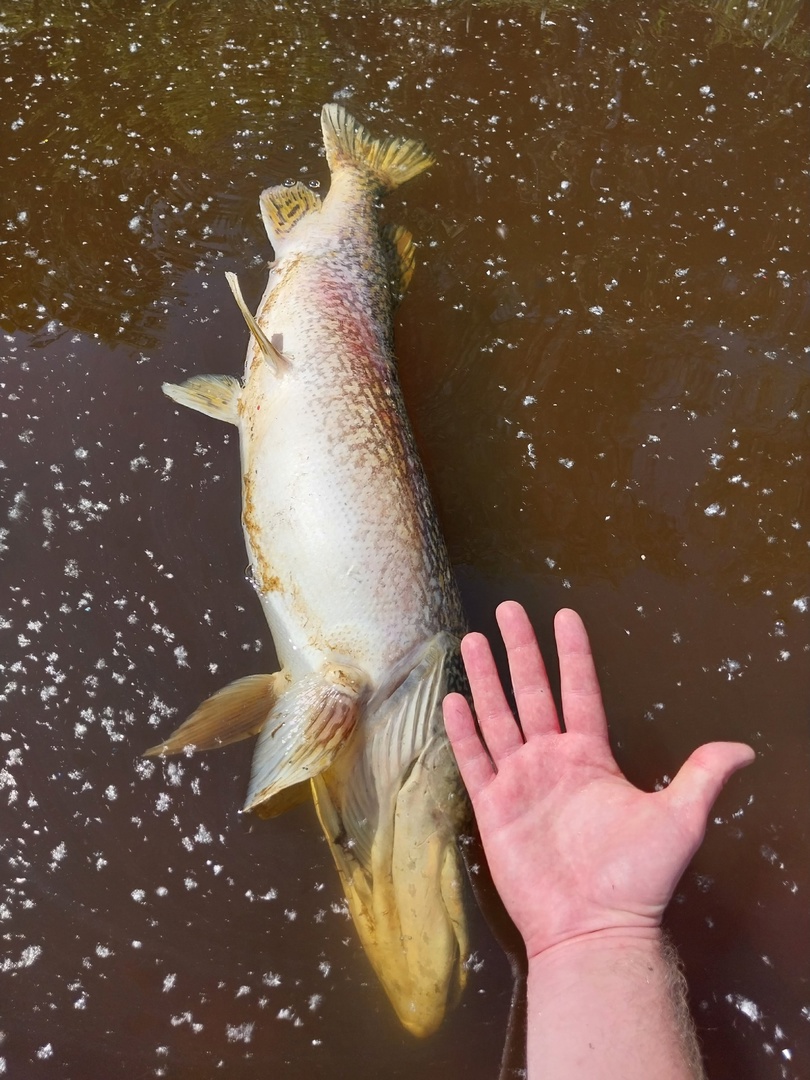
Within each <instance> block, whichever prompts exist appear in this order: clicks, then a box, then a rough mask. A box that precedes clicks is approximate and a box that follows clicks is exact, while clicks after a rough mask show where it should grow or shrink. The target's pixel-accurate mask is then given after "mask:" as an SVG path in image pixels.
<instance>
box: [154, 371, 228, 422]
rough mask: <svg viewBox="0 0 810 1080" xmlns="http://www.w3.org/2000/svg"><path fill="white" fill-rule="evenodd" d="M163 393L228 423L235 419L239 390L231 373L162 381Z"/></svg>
mask: <svg viewBox="0 0 810 1080" xmlns="http://www.w3.org/2000/svg"><path fill="white" fill-rule="evenodd" d="M161 389H162V390H163V393H164V394H165V395H166V397H170V398H171V399H172V401H176V402H177V404H178V405H185V406H186V407H187V408H189V409H196V411H197V412H201V413H205V415H206V416H213V417H214V419H215V420H225V421H226V423H228V424H238V423H239V394H240V393H241V390H242V384H241V383H240V382H239V380H238V379H234V378H233V376H232V375H194V376H192V378H190V379H186V381H185V382H184V383H181V384H180V385H178V384H177V383H164V384H163V386H162V388H161Z"/></svg>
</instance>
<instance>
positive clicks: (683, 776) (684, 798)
mask: <svg viewBox="0 0 810 1080" xmlns="http://www.w3.org/2000/svg"><path fill="white" fill-rule="evenodd" d="M755 757H756V754H755V753H754V751H753V750H752V749H751V747H750V746H746V745H745V743H732V742H713V743H705V744H704V745H703V746H699V747H698V748H697V750H695V751H694V752H693V753H692V754H690V756H689V757H688V758H687V759H686V761H685V762H684V763H683V765H682V766H681V768H680V769H679V770H678V773H677V775H676V776H675V778H674V779H673V781H672V783H671V784H670V785H669V787H668V788H667V798H668V801H669V803H670V805H671V806H672V807H673V809H677V810H679V811H680V813H683V814H687V815H689V816H691V817H692V818H693V821H692V825H693V827H696V828H700V829H701V830H703V829H705V827H706V820H707V818H708V816H709V812H710V810H711V808H712V806H713V805H714V801H715V799H716V798H717V796H718V795H719V794H720V792H721V791H722V789H723V786H724V785H725V783H726V781H727V780H728V779H729V778H730V777H731V776H733V775H734V773H735V772H736V771H737V770H738V769H742V768H744V767H745V766H746V765H750V764H751V762H752V761H753V760H754V758H755Z"/></svg>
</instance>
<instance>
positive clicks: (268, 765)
mask: <svg viewBox="0 0 810 1080" xmlns="http://www.w3.org/2000/svg"><path fill="white" fill-rule="evenodd" d="M368 685H369V682H368V678H367V676H366V675H365V674H364V672H362V671H361V670H360V669H359V668H355V667H351V666H350V665H348V664H335V663H326V664H324V665H323V667H322V668H321V669H320V670H319V671H317V672H313V673H312V674H311V675H306V676H304V678H302V679H299V680H298V681H297V682H295V683H293V685H292V686H291V687H290V688H289V689H288V690H287V692H286V693H285V694H284V695H283V696H282V697H281V698H280V699H279V700H278V702H277V703H276V705H275V707H274V708H273V710H272V712H271V713H270V716H269V717H268V718H267V723H266V724H265V725H264V726H263V728H262V731H261V734H260V736H259V739H258V741H257V743H256V750H255V751H254V754H253V764H252V766H251V775H250V784H249V786H248V793H247V798H246V799H245V805H244V807H243V808H242V810H243V813H244V812H247V811H250V810H258V809H259V808H260V807H261V806H262V805H263V804H265V803H267V802H268V801H270V800H272V799H274V798H275V796H277V795H278V793H279V792H281V791H283V790H284V789H286V788H289V787H291V786H292V785H293V784H300V783H301V782H302V781H304V780H311V779H312V778H313V777H314V776H317V775H318V774H319V773H321V772H322V771H323V770H324V769H328V768H329V766H330V765H331V764H332V762H333V761H334V759H335V757H336V755H337V754H338V751H339V750H340V749H341V747H343V746H344V745H345V743H346V742H347V740H348V739H349V738H350V736H351V734H352V732H353V731H354V728H355V726H356V724H357V720H358V717H359V715H360V710H361V708H362V705H363V703H364V701H365V699H366V697H367V691H368ZM270 812H271V813H272V810H271V811H270Z"/></svg>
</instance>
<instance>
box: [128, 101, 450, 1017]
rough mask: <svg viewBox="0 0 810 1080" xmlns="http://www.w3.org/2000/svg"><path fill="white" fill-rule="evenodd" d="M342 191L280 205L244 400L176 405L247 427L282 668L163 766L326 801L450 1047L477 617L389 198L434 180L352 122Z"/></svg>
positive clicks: (228, 385)
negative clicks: (413, 337)
mask: <svg viewBox="0 0 810 1080" xmlns="http://www.w3.org/2000/svg"><path fill="white" fill-rule="evenodd" d="M322 128H323V133H324V143H325V146H326V152H327V160H328V163H329V167H330V172H331V185H330V190H329V192H328V194H327V196H326V198H325V199H324V200H323V201H322V202H321V200H320V199H319V197H318V196H317V195H316V194H315V193H314V192H312V191H311V190H310V189H308V188H306V187H305V186H304V185H301V184H296V185H293V186H292V187H276V188H270V189H268V190H267V191H265V192H263V193H262V196H261V199H260V206H261V211H262V216H263V219H264V222H265V225H266V227H267V231H268V235H269V238H270V241H271V243H272V245H273V248H274V253H275V262H274V263H273V264H272V265H271V269H270V273H269V278H268V283H267V287H266V289H265V292H264V295H263V297H262V299H261V302H260V304H259V307H258V310H257V312H256V315H255V317H254V316H253V315H251V313H250V312H249V310H248V309H247V307H246V306H245V304H244V301H243V299H242V296H241V292H240V290H239V286H238V282H237V281H236V279H235V277H234V276H233V275H229V281H230V284H231V287H232V289H233V291H234V295H235V296H236V299H237V302H238V303H239V305H240V308H241V309H242V311H243V314H244V315H245V318H246V321H247V322H248V325H249V327H250V329H251V338H250V343H249V346H248V351H247V357H246V364H245V373H244V378H243V380H242V382H241V383H240V382H239V381H238V380H236V379H233V378H230V377H228V376H197V377H194V378H192V379H190V380H189V381H188V382H186V383H184V384H183V385H182V386H173V385H166V386H164V390H165V392H166V393H167V394H168V395H169V396H170V397H172V398H173V399H174V400H176V401H178V402H180V403H182V404H185V405H188V406H190V407H192V408H196V409H198V410H200V411H202V412H205V413H207V414H209V415H212V416H215V417H217V418H219V419H222V420H225V421H228V422H230V423H233V424H235V425H236V426H237V428H238V429H239V439H240V450H241V460H242V481H243V507H242V524H243V528H244V534H245V543H246V546H247V550H248V554H249V558H250V566H251V572H252V576H253V581H254V584H255V587H256V590H257V592H258V595H259V597H260V600H261V603H262V607H263V609H264V612H265V615H266V617H267V621H268V624H269V627H270V630H271V633H272V636H273V641H274V644H275V647H276V652H277V654H278V658H279V662H280V664H281V670H280V671H279V672H276V673H274V674H272V675H264V676H262V675H259V676H249V677H247V678H245V679H240V680H238V681H237V682H236V683H233V684H231V685H230V686H229V687H226V688H225V689H224V690H222V691H220V692H219V693H218V694H215V695H214V696H213V697H212V698H209V699H208V701H206V702H204V703H203V704H202V705H201V706H200V708H199V709H198V710H197V711H196V712H195V713H194V714H192V716H191V717H190V718H189V719H188V720H187V721H186V722H185V723H184V724H183V725H182V726H181V727H180V728H179V729H178V730H177V732H175V733H174V734H173V735H172V736H170V737H169V739H167V740H166V741H165V742H164V743H162V744H160V745H159V746H157V747H154V748H152V750H151V751H148V752H149V753H173V752H178V751H179V750H182V749H184V748H186V747H188V746H195V747H197V748H201V749H205V748H210V747H214V746H220V745H225V744H226V743H228V742H233V741H236V740H237V739H240V738H244V737H247V736H248V735H251V734H256V733H258V736H259V737H258V741H257V744H256V751H255V754H254V760H253V766H252V772H251V780H250V785H249V789H248V796H247V801H246V804H245V809H246V810H255V811H257V812H258V813H260V814H262V815H263V816H271V815H272V814H274V813H276V812H279V811H280V810H282V809H284V808H285V807H286V806H287V805H289V804H290V803H291V802H292V801H294V800H297V798H298V797H300V795H301V794H302V792H303V791H305V790H306V789H309V790H311V792H312V795H313V797H314V800H315V804H316V807H317V811H318V815H319V818H320V821H321V824H322V826H323V829H324V832H325V834H326V838H327V840H328V842H329V846H330V849H331V851H332V854H333V857H334V859H335V863H336V866H337V869H338V872H339V874H340V877H341V880H342V883H343V887H344V891H345V893H346V897H347V900H348V903H349V908H350V911H351V913H352V916H353V919H354V922H355V925H356V926H357V930H358V933H359V936H360V938H361V940H362V942H363V945H364V947H365V949H366V952H367V954H368V956H369V959H370V960H371V963H372V965H373V966H374V968H375V970H376V972H377V974H378V976H379V978H380V980H381V982H382V983H383V986H384V987H385V989H386V991H387V993H388V995H389V997H390V999H391V1001H392V1004H393V1005H394V1008H395V1009H396V1012H397V1014H398V1016H399V1018H400V1020H401V1021H402V1023H403V1024H404V1025H405V1026H406V1027H407V1028H408V1029H409V1030H411V1031H412V1032H413V1033H414V1034H417V1035H427V1034H429V1033H430V1032H432V1031H433V1030H435V1029H436V1027H438V1025H439V1024H440V1023H441V1020H442V1018H443V1015H444V1012H445V1009H446V1007H447V1004H448V1001H451V1000H452V999H453V998H454V997H455V996H457V994H458V993H459V992H460V989H461V987H462V985H463V982H464V974H465V970H464V960H465V958H466V948H467V938H466V924H465V917H464V910H463V905H462V875H461V864H460V860H459V855H458V849H457V843H456V841H457V834H458V830H459V828H460V826H461V823H462V821H463V819H464V817H465V815H466V800H465V797H464V795H463V792H462V788H461V785H460V781H459V779H458V775H457V772H456V769H455V764H454V761H453V758H452V753H451V751H450V749H449V746H448V743H447V740H446V737H445V734H444V728H443V724H442V722H441V699H442V697H443V695H444V693H446V691H447V690H448V689H451V688H455V687H456V685H457V683H458V680H459V677H460V676H459V662H458V639H459V637H460V636H461V634H462V633H463V630H464V620H463V615H462V610H461V603H460V599H459V596H458V591H457V588H456V585H455V581H454V577H453V573H452V570H451V567H450V563H449V559H448V555H447V551H446V548H445V545H444V541H443V539H442V536H441V532H440V530H439V527H438V524H437V518H436V514H435V511H434V509H433V504H432V501H431V497H430V493H429V490H428V486H427V482H426V479H425V475H424V471H423V469H422V465H421V463H420V461H419V457H418V455H417V453H416V450H415V447H414V441H413V436H412V433H411V428H410V425H409V422H408V419H407V416H406V413H405V409H404V405H403V401H402V395H401V391H400V387H399V383H398V380H397V376H396V370H395V362H394V354H393V348H392V337H393V310H394V307H395V303H396V301H397V299H398V298H399V295H400V294H401V292H402V291H404V289H405V288H406V287H407V284H408V281H409V280H410V276H411V274H412V272H413V248H412V241H411V237H410V235H409V234H408V233H407V232H406V230H404V229H402V228H399V229H392V228H390V227H389V228H386V229H381V228H380V225H379V223H378V220H377V201H378V199H379V197H380V196H381V195H383V194H385V192H386V191H390V190H392V189H393V188H395V187H396V186H398V185H399V184H400V183H403V182H405V181H406V180H408V179H410V178H411V177H412V176H415V175H417V174H418V173H419V172H421V171H422V170H423V169H425V168H427V167H428V166H429V165H430V164H432V163H433V162H432V159H431V158H430V156H429V154H428V153H427V151H426V150H425V148H424V147H423V146H422V144H421V143H419V142H416V141H413V140H407V139H393V138H391V139H385V140H376V139H374V138H372V136H371V135H370V134H369V133H368V132H367V131H366V130H365V129H364V128H363V127H362V126H361V125H360V124H358V123H357V122H356V121H355V120H354V119H353V118H352V117H351V116H349V115H348V113H347V112H346V111H345V110H344V109H343V108H342V107H340V106H338V105H327V106H325V107H324V110H323V113H322Z"/></svg>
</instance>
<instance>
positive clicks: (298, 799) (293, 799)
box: [253, 780, 312, 819]
mask: <svg viewBox="0 0 810 1080" xmlns="http://www.w3.org/2000/svg"><path fill="white" fill-rule="evenodd" d="M311 795H312V784H311V783H310V782H309V780H302V781H301V783H300V784H292V785H291V786H290V787H286V788H284V790H283V791H279V792H278V794H277V795H273V796H272V797H271V798H269V799H266V800H265V801H264V802H263V803H260V804H259V805H258V806H255V807H254V808H253V813H254V814H255V815H256V817H260V818H264V819H267V818H274V817H278V816H279V815H280V814H285V813H286V812H287V811H288V810H292V809H293V807H296V806H300V805H301V803H302V802H306V801H307V799H308V798H309V797H310V796H311Z"/></svg>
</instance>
